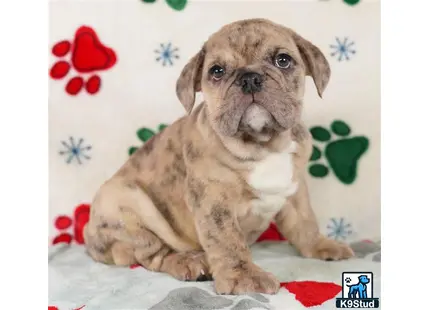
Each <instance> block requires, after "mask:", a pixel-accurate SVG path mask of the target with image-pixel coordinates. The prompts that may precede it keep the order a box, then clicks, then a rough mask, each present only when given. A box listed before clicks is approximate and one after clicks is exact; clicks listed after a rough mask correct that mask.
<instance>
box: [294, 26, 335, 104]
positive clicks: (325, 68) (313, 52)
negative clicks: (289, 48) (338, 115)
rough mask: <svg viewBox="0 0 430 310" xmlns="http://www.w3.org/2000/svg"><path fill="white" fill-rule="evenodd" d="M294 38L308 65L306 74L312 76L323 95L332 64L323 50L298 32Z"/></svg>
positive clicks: (320, 93)
mask: <svg viewBox="0 0 430 310" xmlns="http://www.w3.org/2000/svg"><path fill="white" fill-rule="evenodd" d="M294 40H295V42H296V45H297V47H298V49H299V51H300V55H301V56H302V59H303V62H304V64H305V66H306V75H310V76H312V78H313V80H314V83H315V86H316V88H317V91H318V95H319V96H320V97H322V94H323V92H324V90H325V88H326V86H327V84H328V81H329V79H330V74H331V70H330V65H329V63H328V61H327V59H326V58H325V56H324V54H323V53H322V52H321V50H320V49H319V48H318V47H316V46H315V45H313V44H312V43H311V42H309V41H308V40H306V39H304V38H302V37H301V36H299V35H298V34H297V33H295V34H294Z"/></svg>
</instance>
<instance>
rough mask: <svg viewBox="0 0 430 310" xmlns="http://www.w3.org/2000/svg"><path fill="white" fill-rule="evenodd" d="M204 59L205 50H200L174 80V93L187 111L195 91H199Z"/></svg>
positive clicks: (189, 110)
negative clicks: (175, 80)
mask: <svg viewBox="0 0 430 310" xmlns="http://www.w3.org/2000/svg"><path fill="white" fill-rule="evenodd" d="M204 59H205V50H204V48H202V49H201V50H200V52H198V53H197V54H196V55H194V57H193V58H191V59H190V61H189V62H188V63H187V64H186V65H185V67H184V68H183V69H182V72H181V75H180V76H179V78H178V80H177V82H176V95H177V96H178V98H179V100H180V101H181V103H182V105H183V106H184V108H185V110H187V112H188V113H190V112H191V110H192V109H193V106H194V101H195V97H196V93H197V92H199V91H201V79H202V67H203V62H204Z"/></svg>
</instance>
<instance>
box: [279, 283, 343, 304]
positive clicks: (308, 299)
mask: <svg viewBox="0 0 430 310" xmlns="http://www.w3.org/2000/svg"><path fill="white" fill-rule="evenodd" d="M281 287H284V288H286V289H287V290H288V291H289V292H290V293H292V294H294V295H296V300H298V301H299V302H300V303H301V304H302V305H303V306H305V307H306V308H311V307H315V306H319V305H322V304H323V303H325V302H326V301H327V300H330V299H333V298H335V297H336V295H337V294H339V293H340V292H341V291H342V287H341V286H340V285H337V284H336V283H331V282H317V281H293V282H281Z"/></svg>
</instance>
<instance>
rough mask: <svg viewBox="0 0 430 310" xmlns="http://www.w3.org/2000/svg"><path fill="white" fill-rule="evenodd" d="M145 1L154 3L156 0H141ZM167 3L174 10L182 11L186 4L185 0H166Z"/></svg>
mask: <svg viewBox="0 0 430 310" xmlns="http://www.w3.org/2000/svg"><path fill="white" fill-rule="evenodd" d="M142 1H143V2H146V3H154V2H155V1H156V0H142ZM166 2H167V4H168V5H169V6H170V7H171V8H172V9H174V10H176V11H182V10H183V9H184V8H185V6H186V5H187V0H166Z"/></svg>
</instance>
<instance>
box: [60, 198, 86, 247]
mask: <svg viewBox="0 0 430 310" xmlns="http://www.w3.org/2000/svg"><path fill="white" fill-rule="evenodd" d="M89 218H90V205H89V204H81V205H79V206H77V207H76V208H75V211H74V212H73V218H71V217H69V216H67V215H60V216H58V217H57V218H56V219H55V222H54V225H55V228H57V229H58V230H59V234H58V235H57V236H56V237H55V238H54V239H53V240H52V244H57V243H68V244H70V243H72V241H73V240H75V242H76V243H77V244H84V235H83V230H84V226H85V225H86V224H87V222H88V220H89ZM70 228H72V232H70V231H69V230H70Z"/></svg>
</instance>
